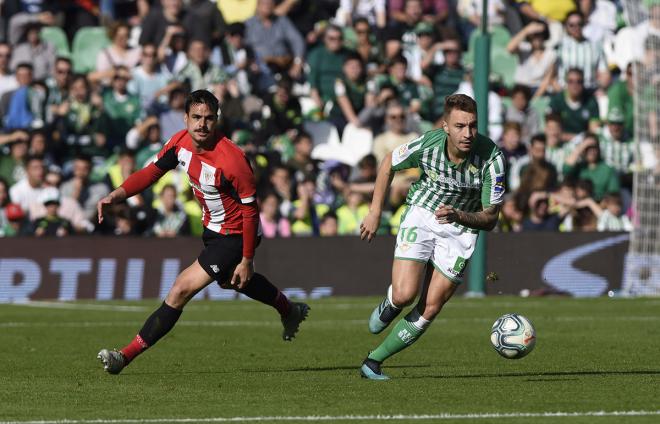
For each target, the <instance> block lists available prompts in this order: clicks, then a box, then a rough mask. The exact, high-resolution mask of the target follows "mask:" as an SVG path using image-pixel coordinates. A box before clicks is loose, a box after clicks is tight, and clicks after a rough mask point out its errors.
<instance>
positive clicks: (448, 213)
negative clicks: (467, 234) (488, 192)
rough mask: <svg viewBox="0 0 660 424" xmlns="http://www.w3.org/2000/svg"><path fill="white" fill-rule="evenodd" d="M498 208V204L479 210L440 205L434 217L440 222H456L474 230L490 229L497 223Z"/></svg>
mask: <svg viewBox="0 0 660 424" xmlns="http://www.w3.org/2000/svg"><path fill="white" fill-rule="evenodd" d="M500 208H501V206H500V205H491V206H488V207H486V208H484V209H483V210H481V211H479V212H465V211H461V210H458V209H454V207H453V206H447V205H441V206H440V207H439V208H438V209H436V211H435V218H436V219H437V220H438V222H439V223H441V224H448V223H452V222H457V223H459V224H461V225H465V226H466V227H469V228H474V229H475V230H485V231H490V230H492V229H493V228H495V224H497V217H498V216H499V214H500Z"/></svg>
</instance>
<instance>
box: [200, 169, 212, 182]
mask: <svg viewBox="0 0 660 424" xmlns="http://www.w3.org/2000/svg"><path fill="white" fill-rule="evenodd" d="M214 177H215V175H214V174H213V172H212V171H207V170H204V171H203V172H202V183H203V184H208V185H213V183H214V182H215V178H214Z"/></svg>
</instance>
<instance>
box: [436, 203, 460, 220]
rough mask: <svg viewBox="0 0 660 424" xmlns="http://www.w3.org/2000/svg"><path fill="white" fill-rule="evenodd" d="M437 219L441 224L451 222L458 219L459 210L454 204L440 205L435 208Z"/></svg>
mask: <svg viewBox="0 0 660 424" xmlns="http://www.w3.org/2000/svg"><path fill="white" fill-rule="evenodd" d="M435 219H436V221H438V223H440V224H450V223H452V222H457V221H458V212H456V209H454V207H453V206H448V205H440V207H438V209H436V210H435Z"/></svg>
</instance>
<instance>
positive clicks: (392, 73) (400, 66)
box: [375, 56, 425, 114]
mask: <svg viewBox="0 0 660 424" xmlns="http://www.w3.org/2000/svg"><path fill="white" fill-rule="evenodd" d="M407 71H408V61H407V60H406V58H405V57H403V56H396V57H395V58H393V59H392V60H391V61H390V63H389V65H388V68H387V72H388V74H387V76H383V77H382V78H379V79H377V80H376V85H375V89H376V91H377V92H379V91H380V90H382V89H384V88H391V89H392V90H393V91H394V93H395V97H394V98H395V99H396V100H398V102H399V103H401V105H402V106H403V107H404V108H406V112H407V113H411V114H414V113H418V112H419V111H420V110H421V107H422V101H423V100H424V99H425V98H424V95H423V92H422V91H420V89H419V87H418V85H417V84H416V83H415V82H414V81H412V80H411V79H410V78H408V77H407V76H406V73H407Z"/></svg>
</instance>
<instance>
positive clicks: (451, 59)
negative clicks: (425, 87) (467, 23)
mask: <svg viewBox="0 0 660 424" xmlns="http://www.w3.org/2000/svg"><path fill="white" fill-rule="evenodd" d="M442 50H443V54H444V57H445V63H444V64H442V65H431V66H429V68H428V71H427V76H428V77H429V79H430V80H431V83H432V85H433V97H432V101H431V105H430V111H429V112H430V113H429V116H428V119H429V120H430V121H433V122H435V121H436V120H437V119H440V118H441V117H442V114H443V113H444V107H445V97H447V96H449V95H450V94H453V93H454V92H456V90H458V86H459V85H460V84H461V82H462V81H463V77H464V75H465V68H463V65H462V64H461V55H462V48H461V43H460V42H459V40H457V39H451V40H446V41H445V42H444V46H443V49H442Z"/></svg>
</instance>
